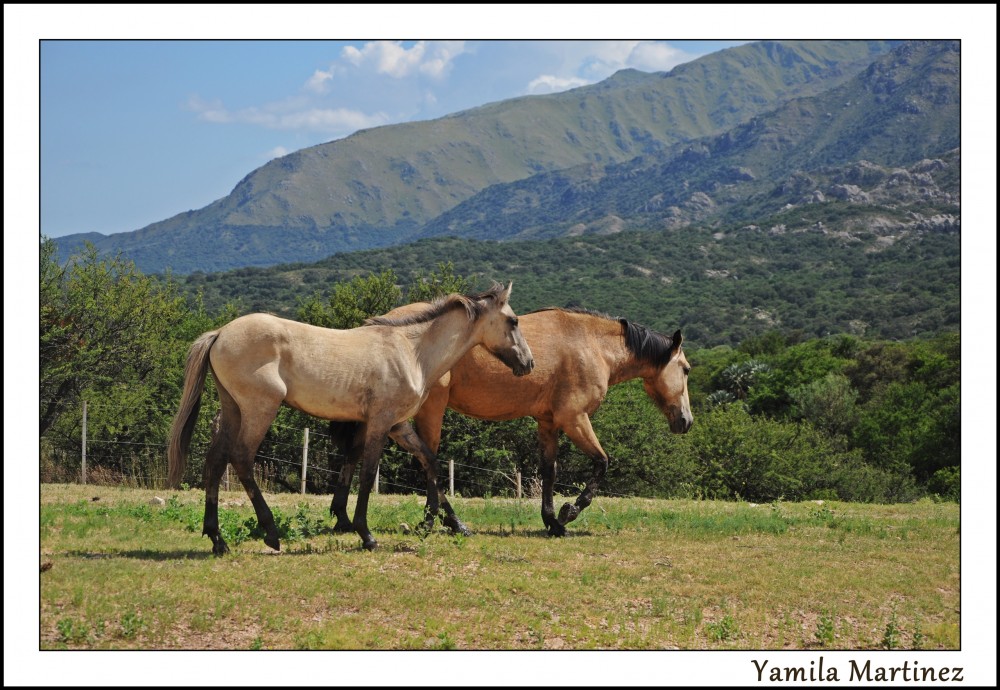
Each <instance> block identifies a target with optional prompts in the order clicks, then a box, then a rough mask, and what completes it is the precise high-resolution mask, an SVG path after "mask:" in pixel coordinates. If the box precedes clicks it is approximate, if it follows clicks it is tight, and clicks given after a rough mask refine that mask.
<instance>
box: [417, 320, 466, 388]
mask: <svg viewBox="0 0 1000 690" xmlns="http://www.w3.org/2000/svg"><path fill="white" fill-rule="evenodd" d="M408 328H410V329H412V330H411V333H410V337H411V338H413V339H414V340H415V341H416V346H415V351H416V356H417V362H418V364H419V365H420V369H421V370H422V371H423V373H424V376H425V378H426V380H427V381H437V380H438V379H439V378H441V377H442V376H444V375H445V374H446V373H447V372H448V371H450V370H451V369H452V367H454V366H455V364H457V363H458V360H460V359H461V358H462V357H463V356H464V355H465V353H467V352H468V351H469V350H471V349H472V348H473V347H475V346H476V345H478V344H479V340H478V339H477V338H475V330H476V322H475V321H474V320H472V319H470V318H469V316H468V314H467V313H466V311H465V310H464V309H462V308H459V307H455V308H453V309H449V310H448V311H446V312H444V313H443V314H441V315H440V316H438V317H437V318H435V319H432V320H431V321H428V322H426V323H422V324H416V325H414V326H409V327H408Z"/></svg>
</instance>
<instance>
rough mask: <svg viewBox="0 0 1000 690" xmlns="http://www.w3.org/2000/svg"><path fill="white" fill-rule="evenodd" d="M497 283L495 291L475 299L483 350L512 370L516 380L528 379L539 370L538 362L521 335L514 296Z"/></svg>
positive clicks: (491, 290)
mask: <svg viewBox="0 0 1000 690" xmlns="http://www.w3.org/2000/svg"><path fill="white" fill-rule="evenodd" d="M512 287H513V283H508V284H507V287H506V289H505V288H504V287H503V286H502V285H500V284H499V283H496V284H494V285H493V288H492V289H490V290H488V291H486V292H484V293H483V294H481V295H477V296H475V297H473V298H472V299H473V300H474V301H475V302H476V304H477V305H478V307H479V308H478V310H477V311H478V312H479V315H478V317H477V319H476V323H477V327H478V328H479V329H480V333H481V334H482V336H481V337H482V343H481V344H482V346H483V347H485V348H486V349H487V350H488V351H489V352H490V354H492V355H493V356H494V357H496V358H497V359H499V360H500V361H501V362H503V363H504V364H505V365H507V366H508V367H510V369H511V371H513V372H514V375H515V376H524V375H525V374H528V373H530V372H531V370H532V369H534V368H535V359H534V357H533V356H532V354H531V348H530V347H528V342H527V341H526V340H525V339H524V335H522V334H521V329H520V327H519V326H518V320H517V314H515V313H514V310H513V309H511V308H510V304H509V301H510V292H511V288H512Z"/></svg>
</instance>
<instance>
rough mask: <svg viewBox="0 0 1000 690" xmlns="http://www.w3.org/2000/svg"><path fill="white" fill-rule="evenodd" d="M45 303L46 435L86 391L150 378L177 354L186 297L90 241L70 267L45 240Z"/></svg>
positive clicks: (41, 357)
mask: <svg viewBox="0 0 1000 690" xmlns="http://www.w3.org/2000/svg"><path fill="white" fill-rule="evenodd" d="M39 274H40V276H39V277H40V283H41V284H40V304H39V331H40V333H39V340H40V343H39V374H40V377H39V378H40V384H39V394H40V410H39V421H40V423H39V434H40V435H44V434H45V432H46V431H48V429H49V428H50V427H51V426H52V425H53V423H54V422H55V421H56V419H57V418H58V417H59V415H60V413H61V412H62V411H63V410H65V409H66V408H67V407H68V406H70V405H72V404H73V403H74V402H76V401H78V400H79V398H80V395H81V394H82V393H83V391H85V390H88V389H95V390H101V389H106V388H108V387H109V386H112V385H114V384H116V383H119V382H128V383H129V384H130V385H134V384H137V383H142V382H143V381H145V380H146V379H147V378H148V377H149V376H150V375H151V374H153V373H154V372H156V371H158V370H159V369H160V368H161V366H162V365H163V363H164V362H167V361H168V360H169V359H170V353H171V343H170V337H169V336H170V333H171V331H172V330H173V329H174V328H175V326H176V325H177V324H178V323H179V322H180V321H181V319H182V318H183V314H184V307H183V298H181V297H179V296H178V295H177V289H176V286H175V285H174V284H173V283H172V282H170V281H167V282H166V283H164V284H157V283H155V282H154V281H152V280H151V279H150V278H147V277H146V276H144V275H142V274H141V273H140V272H139V271H138V270H137V269H136V267H135V264H134V263H132V262H130V261H125V260H124V259H122V258H121V255H116V256H114V257H111V258H101V257H100V256H99V255H98V252H97V249H96V248H95V247H94V246H93V245H92V244H90V243H87V245H86V248H85V250H84V251H83V253H82V254H81V255H79V256H77V257H74V258H73V259H71V260H70V261H69V262H68V263H67V264H66V265H65V266H60V265H59V264H58V262H57V260H56V247H55V243H54V242H53V241H52V240H51V239H49V238H44V237H43V238H42V245H41V251H40V263H39Z"/></svg>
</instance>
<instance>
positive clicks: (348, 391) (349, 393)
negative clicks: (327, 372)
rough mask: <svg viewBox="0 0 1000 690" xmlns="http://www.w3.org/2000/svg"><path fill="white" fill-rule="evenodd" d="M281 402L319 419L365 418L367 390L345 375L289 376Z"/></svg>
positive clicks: (367, 399)
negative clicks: (286, 388)
mask: <svg viewBox="0 0 1000 690" xmlns="http://www.w3.org/2000/svg"><path fill="white" fill-rule="evenodd" d="M286 383H287V386H288V392H287V393H286V395H285V403H286V404H288V405H289V406H291V407H294V408H295V409H297V410H301V411H302V412H305V413H306V414H310V415H312V416H314V417H319V418H321V419H335V420H339V421H361V420H363V419H365V415H366V412H367V407H368V403H369V402H370V398H371V395H370V392H369V391H368V389H367V387H366V386H364V385H358V382H355V381H352V380H351V377H349V376H322V377H312V378H309V377H306V378H300V377H290V378H288V379H286Z"/></svg>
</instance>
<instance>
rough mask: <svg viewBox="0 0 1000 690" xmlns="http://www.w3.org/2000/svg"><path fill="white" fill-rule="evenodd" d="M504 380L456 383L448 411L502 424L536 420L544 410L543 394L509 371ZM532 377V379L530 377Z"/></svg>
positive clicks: (450, 391) (450, 393)
mask: <svg viewBox="0 0 1000 690" xmlns="http://www.w3.org/2000/svg"><path fill="white" fill-rule="evenodd" d="M505 374H506V375H505V376H503V377H491V376H482V377H480V378H478V379H477V380H461V379H459V380H453V381H452V386H451V389H450V390H449V395H448V407H450V408H452V409H453V410H456V411H457V412H460V413H462V414H464V415H467V416H469V417H475V418H477V419H488V420H493V421H502V420H506V419H517V418H519V417H527V416H534V415H535V414H537V413H538V412H539V410H540V408H541V406H542V405H541V401H542V400H543V398H544V396H543V391H541V390H540V389H539V387H538V386H537V385H532V384H530V383H528V382H527V381H526V379H527V378H528V377H527V376H525V377H523V379H516V378H514V376H512V375H511V374H510V372H509V371H506V370H505ZM529 376H530V375H529Z"/></svg>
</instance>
